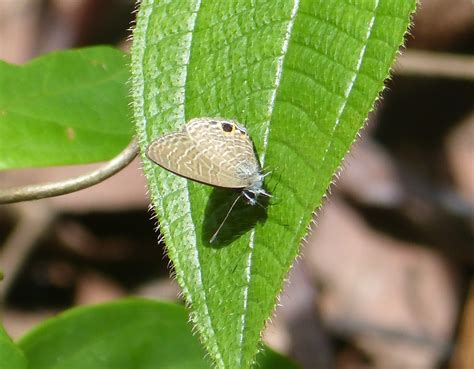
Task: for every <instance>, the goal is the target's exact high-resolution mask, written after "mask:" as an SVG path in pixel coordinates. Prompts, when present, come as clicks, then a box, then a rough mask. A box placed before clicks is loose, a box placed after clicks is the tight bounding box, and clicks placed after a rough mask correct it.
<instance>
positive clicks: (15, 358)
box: [0, 325, 27, 369]
mask: <svg viewBox="0 0 474 369" xmlns="http://www.w3.org/2000/svg"><path fill="white" fill-rule="evenodd" d="M26 367H27V362H26V359H25V356H24V355H23V353H22V352H21V351H20V349H19V348H18V347H17V346H15V344H14V343H13V341H12V340H11V338H10V337H9V336H8V334H7V332H5V329H4V328H3V327H2V326H1V325H0V369H26Z"/></svg>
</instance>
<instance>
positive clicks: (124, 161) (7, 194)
mask: <svg viewBox="0 0 474 369" xmlns="http://www.w3.org/2000/svg"><path fill="white" fill-rule="evenodd" d="M137 153H138V146H137V141H136V139H135V138H134V139H133V140H132V141H131V142H130V143H129V144H128V146H127V147H126V148H125V149H124V150H123V151H122V152H121V153H120V154H118V155H117V156H116V157H114V158H113V159H112V160H110V161H109V162H107V163H106V164H105V165H103V166H101V167H100V168H98V169H95V170H93V171H91V172H88V173H85V174H82V175H80V176H77V177H73V178H69V179H66V180H63V181H59V182H47V183H41V184H35V185H27V186H21V187H13V188H8V189H5V190H0V204H10V203H14V202H21V201H30V200H39V199H44V198H47V197H53V196H59V195H65V194H68V193H71V192H76V191H79V190H82V189H84V188H88V187H91V186H93V185H95V184H97V183H100V182H102V181H104V180H106V179H107V178H109V177H111V176H113V175H114V174H115V173H117V172H119V171H120V170H122V169H123V168H125V167H126V166H127V165H128V164H130V162H131V161H132V160H133V159H134V158H135V157H136V156H137Z"/></svg>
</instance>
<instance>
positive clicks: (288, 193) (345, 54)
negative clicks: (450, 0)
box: [132, 0, 415, 368]
mask: <svg viewBox="0 0 474 369" xmlns="http://www.w3.org/2000/svg"><path fill="white" fill-rule="evenodd" d="M414 8H415V0H352V1H349V0H318V1H317V0H301V1H296V0H294V1H290V0H285V1H259V2H255V1H221V2H217V1H198V0H188V1H177V2H168V1H159V0H155V1H153V0H143V1H142V2H141V7H140V12H139V14H138V19H137V26H136V29H135V32H134V43H133V48H132V74H133V77H132V81H133V99H134V112H135V120H136V124H137V129H138V133H139V141H140V145H141V148H142V151H144V150H145V149H146V147H147V145H148V143H149V142H151V141H152V140H153V139H154V138H157V137H160V136H162V135H163V134H165V133H170V132H176V131H178V130H180V128H181V127H182V125H183V124H184V123H185V122H186V121H188V120H189V119H191V118H194V117H203V116H207V117H224V118H229V119H237V120H238V121H239V122H240V123H242V124H244V125H245V126H246V127H247V129H248V131H249V133H250V134H251V136H252V138H253V140H254V143H255V147H256V151H257V153H258V155H259V157H260V161H261V163H262V165H263V166H264V168H266V170H267V171H271V175H270V176H268V177H266V180H265V181H266V186H267V189H268V190H269V191H270V192H271V193H272V195H273V197H272V199H271V200H270V204H269V206H268V207H267V211H266V213H265V212H264V211H263V210H262V209H261V208H260V207H259V206H256V207H251V206H248V205H246V204H240V206H238V208H237V209H234V210H233V212H232V214H231V216H230V218H229V220H228V222H227V223H226V224H225V226H224V228H223V231H222V232H221V234H220V235H219V239H218V241H217V242H216V244H210V243H209V239H210V237H211V235H212V233H213V232H214V231H215V230H216V229H217V227H218V225H219V223H220V222H221V221H222V219H223V218H224V215H225V213H226V211H227V210H228V209H229V207H230V203H231V202H232V201H233V200H234V199H235V197H236V194H235V193H234V192H233V191H226V190H217V189H212V188H210V187H208V186H205V185H202V184H197V183H194V182H192V181H187V180H185V179H183V178H180V177H177V176H175V175H173V174H171V173H169V172H167V171H165V170H163V169H161V168H159V167H157V166H155V165H153V164H152V163H151V162H150V161H149V160H147V159H146V158H145V157H144V170H145V174H146V176H147V179H148V182H149V188H150V192H151V196H152V200H153V204H154V207H155V210H156V212H157V215H158V218H159V222H160V227H161V232H162V233H163V235H164V237H165V240H166V244H167V247H168V253H169V256H170V257H171V259H172V261H173V263H174V267H175V271H176V278H177V280H178V282H179V284H180V285H181V287H182V289H183V293H184V296H185V297H186V300H187V301H188V303H189V304H190V305H191V309H192V315H191V318H192V321H193V322H194V323H195V325H196V327H197V329H198V331H199V333H200V335H201V338H202V340H203V342H204V344H205V346H206V349H207V351H208V352H209V354H210V356H211V358H212V359H213V361H214V363H215V365H216V366H217V367H219V368H249V367H250V366H251V364H252V361H253V358H254V356H255V353H256V352H257V349H258V342H259V339H260V332H261V330H262V328H263V327H264V324H265V321H266V320H267V319H268V317H269V316H270V314H271V313H272V311H273V308H274V305H275V300H276V296H277V295H278V293H279V292H280V290H281V287H282V282H283V279H284V278H285V276H286V274H287V272H288V269H289V268H290V266H291V264H292V262H293V260H294V259H295V257H296V255H297V253H298V248H299V244H300V242H301V240H302V238H303V237H304V236H305V234H306V232H307V229H308V225H309V224H310V222H311V220H312V217H313V211H314V210H315V209H316V208H318V207H319V206H320V204H321V199H322V197H323V196H324V194H325V193H326V190H327V188H328V186H329V184H330V182H331V180H332V178H333V175H334V173H335V172H336V171H337V169H338V168H339V166H340V163H341V161H342V159H343V157H344V155H345V154H346V153H347V151H348V150H349V147H350V145H351V143H352V142H353V141H354V139H355V138H356V135H357V132H358V131H359V130H360V128H361V127H362V126H363V124H364V121H365V119H366V117H367V114H368V112H369V110H370V109H371V108H372V106H373V104H374V101H375V99H376V97H377V95H378V94H379V92H380V91H381V90H382V88H383V82H384V79H385V78H386V77H387V76H388V72H389V68H390V65H391V64H392V62H393V60H394V58H395V55H396V53H397V50H398V47H399V45H400V44H401V43H402V41H403V36H404V33H405V31H406V28H407V26H408V24H409V19H410V14H411V12H412V11H413V10H414Z"/></svg>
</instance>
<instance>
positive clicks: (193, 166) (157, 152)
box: [147, 119, 259, 188]
mask: <svg viewBox="0 0 474 369" xmlns="http://www.w3.org/2000/svg"><path fill="white" fill-rule="evenodd" d="M198 120H199V119H197V120H191V121H190V122H189V123H188V124H186V125H185V126H184V128H183V130H182V132H180V133H172V134H168V135H165V136H163V137H160V138H158V139H156V140H155V141H153V142H152V143H151V144H150V146H149V147H148V150H147V156H148V158H149V159H151V160H152V161H153V162H155V163H156V164H158V165H160V166H161V167H163V168H165V169H167V170H169V171H170V172H173V173H175V174H177V175H180V176H182V177H186V178H189V179H192V180H194V181H198V182H202V183H205V184H209V185H212V186H217V187H226V188H246V187H248V186H249V185H251V184H252V183H253V182H252V180H251V179H249V178H250V176H248V175H247V174H246V173H247V172H252V171H255V170H256V171H257V174H258V171H259V166H258V162H256V158H255V154H254V152H253V146H252V142H251V141H250V139H249V138H248V136H247V139H246V140H244V143H242V145H243V147H242V148H240V150H242V149H243V150H246V149H247V148H248V146H250V148H251V149H252V151H251V152H250V153H251V155H252V158H253V159H254V161H255V163H256V167H255V164H253V162H252V160H250V164H249V165H250V167H249V169H247V171H245V170H244V175H242V174H241V172H242V169H240V172H239V170H236V168H233V167H232V165H236V164H237V165H239V162H238V161H237V162H235V159H233V157H232V155H236V154H238V150H239V149H237V151H236V150H232V149H231V148H232V146H233V145H237V146H239V145H241V143H240V140H237V141H238V142H237V143H236V142H234V141H235V139H232V137H230V136H229V135H227V136H226V135H223V134H220V133H222V130H221V128H218V130H217V129H211V130H208V128H209V127H208V126H214V124H208V125H207V126H206V125H205V124H204V122H201V121H200V123H199V124H197V121H198ZM219 127H221V125H220V123H219ZM212 128H215V127H212ZM219 131H220V132H219ZM226 147H227V148H226ZM214 150H215V152H214ZM247 152H248V150H247ZM229 160H230V164H229V163H227V161H229ZM232 160H234V161H232ZM249 165H247V166H249ZM254 167H255V168H254ZM237 168H241V167H237Z"/></svg>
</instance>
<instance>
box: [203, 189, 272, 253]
mask: <svg viewBox="0 0 474 369" xmlns="http://www.w3.org/2000/svg"><path fill="white" fill-rule="evenodd" d="M239 196H240V193H239V192H235V191H231V190H228V189H221V188H214V189H213V190H212V192H211V195H210V196H209V200H208V202H207V206H206V210H205V217H204V223H203V228H202V237H203V240H202V241H203V243H204V245H207V246H208V247H213V248H222V247H226V246H228V245H230V244H231V243H232V242H234V241H235V240H237V239H238V238H239V237H241V236H242V235H243V234H245V233H247V232H248V231H250V230H251V229H252V228H253V227H255V225H256V224H257V223H258V222H261V223H264V222H265V221H266V219H267V212H266V207H267V206H268V198H267V197H265V196H260V197H259V198H258V202H259V203H258V204H256V205H254V206H252V205H250V204H248V203H246V201H245V198H244V196H240V197H239ZM237 197H239V199H238V200H237V202H236V203H235V206H234V207H233V209H232V210H231V212H230V214H229V216H228V217H227V219H225V218H226V215H227V213H228V212H229V210H230V208H231V207H232V204H233V203H234V201H236V199H237ZM224 219H225V222H224V224H223V225H222V227H221V229H220V230H219V232H218V233H217V235H216V236H215V237H214V239H213V236H214V234H215V233H216V231H217V230H218V229H219V227H220V225H221V224H222V222H223V221H224ZM211 240H212V242H211Z"/></svg>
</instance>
